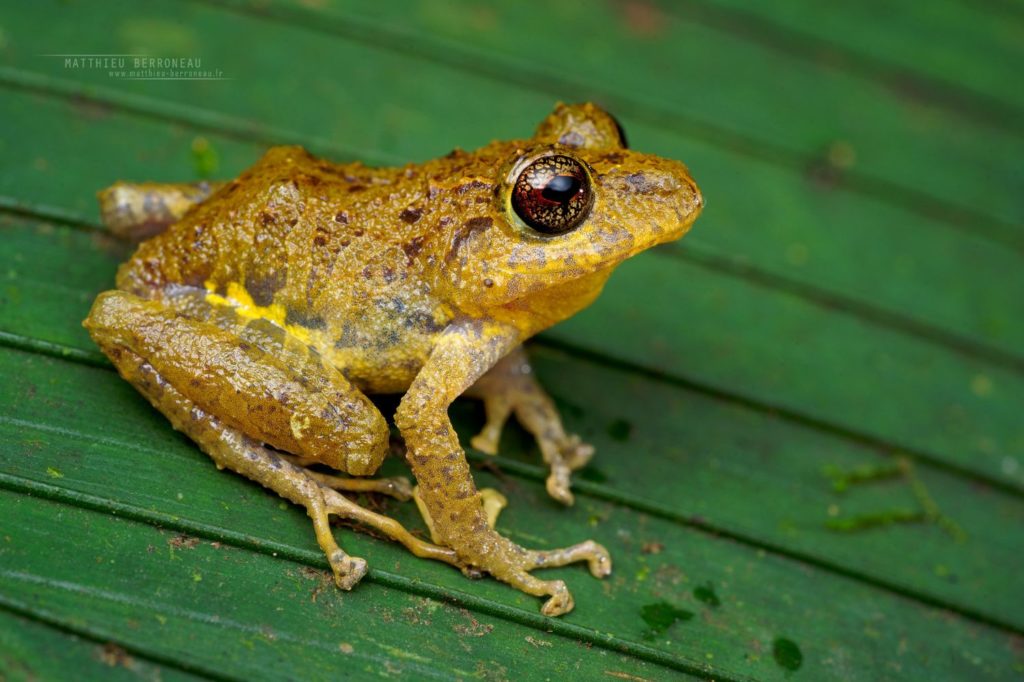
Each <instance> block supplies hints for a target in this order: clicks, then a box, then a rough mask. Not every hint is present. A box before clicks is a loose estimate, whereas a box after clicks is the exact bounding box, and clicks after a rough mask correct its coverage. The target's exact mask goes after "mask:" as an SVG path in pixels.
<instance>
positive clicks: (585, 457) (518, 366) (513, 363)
mask: <svg viewBox="0 0 1024 682" xmlns="http://www.w3.org/2000/svg"><path fill="white" fill-rule="evenodd" d="M465 395H466V396H468V397H471V398H480V399H481V400H483V402H484V409H485V410H486V413H487V423H486V424H485V425H484V428H483V430H482V431H481V432H480V433H479V434H478V435H477V436H475V437H474V438H473V440H472V441H470V443H471V444H472V445H473V447H475V448H476V449H477V450H481V451H483V452H486V453H488V454H491V455H495V454H497V453H498V441H499V440H500V438H501V430H502V428H503V427H504V426H505V422H506V421H507V420H508V417H509V415H511V414H512V413H513V412H515V415H516V418H517V419H518V420H519V423H521V424H522V425H523V426H524V427H525V428H526V430H527V431H529V432H530V433H531V434H533V437H534V438H536V439H537V444H538V445H539V446H540V451H541V455H542V456H543V457H544V462H545V463H547V465H548V468H549V470H550V472H551V473H550V475H549V476H548V480H547V490H548V494H549V495H551V497H553V498H555V499H556V500H558V501H559V502H561V503H563V504H567V505H571V504H572V503H573V496H572V493H571V492H570V491H569V486H570V477H571V474H572V472H573V471H575V470H576V469H579V468H580V467H582V466H584V465H585V464H586V463H587V462H589V461H590V458H591V457H592V456H593V455H594V447H593V446H592V445H590V444H588V443H584V442H582V441H581V440H580V437H579V436H577V435H576V434H567V433H566V432H565V427H563V426H562V419H561V417H559V416H558V410H557V409H555V404H554V402H553V401H552V400H551V397H550V396H548V394H547V393H546V392H545V391H544V389H543V388H542V387H541V385H540V384H539V383H537V378H536V375H535V374H534V371H533V367H531V366H530V361H529V359H528V358H527V357H526V352H525V351H524V350H523V348H522V347H521V346H520V347H518V348H516V349H515V350H513V351H512V352H511V353H509V354H508V355H506V356H505V357H504V358H502V359H501V360H500V361H499V362H498V363H497V364H496V365H495V366H494V367H493V368H492V369H491V370H490V371H489V372H487V374H485V375H483V376H482V377H480V379H479V380H478V381H477V382H476V383H475V384H473V386H471V387H470V388H469V390H467V391H466V393H465Z"/></svg>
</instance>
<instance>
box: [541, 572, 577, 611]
mask: <svg viewBox="0 0 1024 682" xmlns="http://www.w3.org/2000/svg"><path fill="white" fill-rule="evenodd" d="M547 584H548V585H549V586H550V587H551V590H552V591H551V597H550V598H549V599H548V600H547V601H546V602H544V606H542V607H541V608H540V612H541V613H543V614H544V615H545V616H561V615H562V614H565V613H569V612H570V611H572V609H573V607H574V606H575V605H576V603H575V602H574V601H573V598H572V593H571V592H569V588H568V587H566V586H565V583H564V582H562V581H561V580H554V581H552V582H550V583H547Z"/></svg>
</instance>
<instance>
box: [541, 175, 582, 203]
mask: <svg viewBox="0 0 1024 682" xmlns="http://www.w3.org/2000/svg"><path fill="white" fill-rule="evenodd" d="M582 186H583V183H581V182H580V180H579V178H574V177H573V176H571V175H556V176H555V177H553V178H551V180H550V181H549V182H548V184H547V185H546V186H545V187H544V190H543V191H542V192H541V196H542V197H544V198H545V199H547V200H548V201H553V202H555V203H558V204H564V203H567V202H568V201H569V200H570V199H572V198H573V197H574V196H576V194H577V193H578V192H579V191H580V187H582Z"/></svg>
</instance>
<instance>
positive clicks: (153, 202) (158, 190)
mask: <svg viewBox="0 0 1024 682" xmlns="http://www.w3.org/2000/svg"><path fill="white" fill-rule="evenodd" d="M223 184H224V183H223V182H207V181H202V182H181V183H164V182H135V183H133V182H117V183H114V184H113V185H111V186H110V187H108V188H106V189H105V190H103V191H102V192H100V193H99V200H100V217H101V218H102V219H103V224H104V225H106V226H107V227H108V228H109V229H110V231H111V232H112V233H114V234H115V235H117V236H118V237H122V238H124V239H130V240H132V241H141V240H143V239H145V238H147V237H152V236H153V235H155V234H158V233H160V232H163V231H164V230H165V229H167V228H168V227H170V226H171V225H172V224H173V223H175V222H177V221H178V220H180V219H181V217H182V216H184V215H185V214H186V213H188V211H189V210H190V209H191V208H192V207H193V206H195V205H197V204H199V203H201V202H202V201H205V200H206V199H207V197H209V196H210V195H211V194H213V193H214V192H215V191H217V190H218V189H220V187H221V186H222V185H223Z"/></svg>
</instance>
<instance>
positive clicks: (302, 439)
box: [85, 291, 388, 476]
mask: <svg viewBox="0 0 1024 682" xmlns="http://www.w3.org/2000/svg"><path fill="white" fill-rule="evenodd" d="M85 325H86V327H87V328H88V329H89V332H90V333H91V334H92V336H93V339H95V341H96V342H97V343H98V344H99V346H100V347H101V348H102V349H103V351H104V352H105V353H106V354H107V355H108V356H110V357H111V359H113V360H115V364H117V361H116V359H115V356H116V352H117V351H118V349H124V350H128V351H131V352H132V353H133V354H134V355H137V356H139V357H141V358H142V359H143V360H144V361H145V362H148V363H149V364H151V365H152V366H153V367H154V369H155V370H156V371H157V372H158V373H159V374H160V375H161V376H162V377H163V378H164V379H165V380H166V381H168V382H169V383H170V384H171V385H172V386H174V387H175V389H177V390H178V391H179V392H180V393H181V394H182V395H183V396H184V397H185V398H187V399H188V400H190V401H191V402H192V403H194V404H195V405H197V406H198V407H199V408H201V409H202V410H203V411H204V412H206V413H208V414H212V415H215V416H216V417H217V419H218V420H219V421H220V422H222V423H224V424H225V425H226V426H229V427H231V428H234V429H237V430H238V431H240V432H242V433H244V434H245V435H247V436H249V437H250V438H253V439H254V440H257V441H259V442H262V443H267V444H269V445H271V446H273V447H275V448H277V449H279V450H283V451H285V452H290V453H293V454H295V455H298V456H300V457H303V458H307V459H311V460H315V461H317V462H321V463H323V464H327V465H328V466H331V467H334V468H335V469H340V470H342V471H345V472H347V473H349V474H353V475H356V476H368V475H370V474H372V473H373V472H375V471H376V470H377V468H378V467H379V466H380V463H381V462H382V461H383V459H384V456H385V454H386V453H387V446H388V428H387V422H385V420H384V417H383V416H381V414H380V412H378V411H377V408H376V407H374V405H373V403H371V402H370V401H369V399H368V398H366V396H364V395H363V394H362V393H360V392H359V391H358V390H357V389H356V388H355V387H353V386H352V385H351V384H349V383H348V382H347V381H346V380H345V379H344V377H342V376H341V374H340V373H338V372H336V371H335V370H333V369H332V368H328V367H324V366H323V365H322V364H321V363H316V364H315V365H314V364H313V363H306V364H305V365H303V366H302V367H301V370H300V371H298V372H297V371H295V370H294V369H293V368H292V367H291V366H289V365H288V364H287V363H286V362H285V361H283V360H281V359H279V358H278V357H277V356H275V355H272V354H270V353H267V352H265V351H263V350H261V349H260V348H258V347H255V346H253V345H252V344H250V343H247V342H245V341H242V340H241V339H239V338H238V336H237V335H235V334H233V333H231V332H229V331H227V330H224V329H221V328H219V327H217V326H215V325H213V324H210V323H207V322H202V321H197V320H193V319H190V318H187V317H184V316H182V315H179V314H176V313H175V312H174V311H173V310H170V309H168V308H167V307H166V306H165V305H164V304H162V303H160V302H159V301H151V300H145V299H141V298H139V297H137V296H135V295H133V294H129V293H126V292H123V291H108V292H104V293H103V294H101V295H100V296H99V297H98V298H97V299H96V302H95V303H94V304H93V308H92V311H91V312H90V313H89V318H88V319H87V320H86V322H85Z"/></svg>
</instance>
